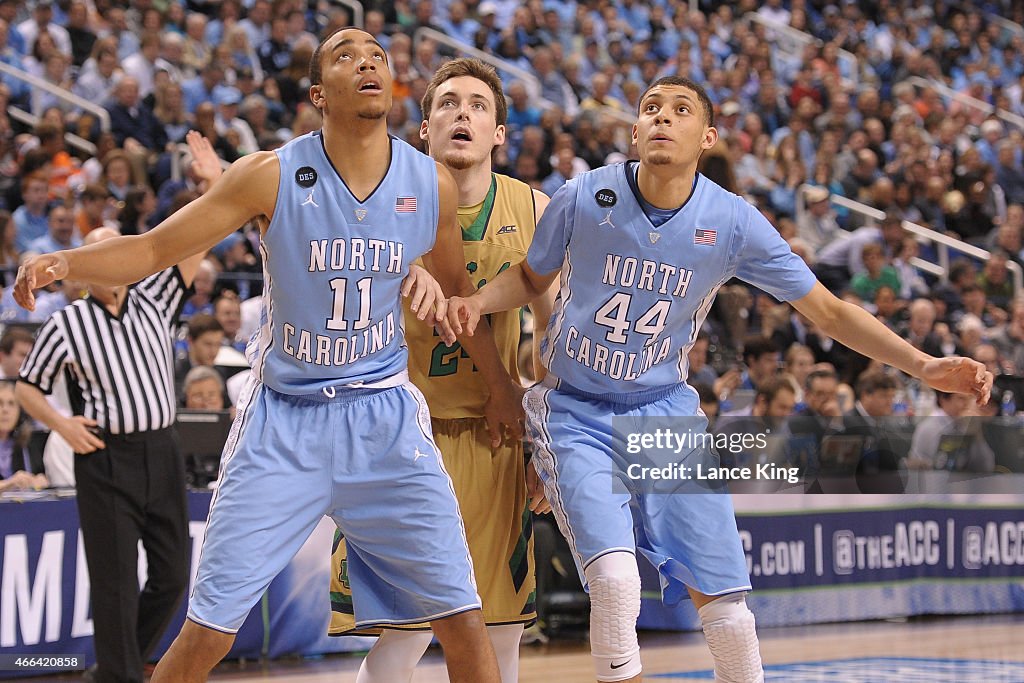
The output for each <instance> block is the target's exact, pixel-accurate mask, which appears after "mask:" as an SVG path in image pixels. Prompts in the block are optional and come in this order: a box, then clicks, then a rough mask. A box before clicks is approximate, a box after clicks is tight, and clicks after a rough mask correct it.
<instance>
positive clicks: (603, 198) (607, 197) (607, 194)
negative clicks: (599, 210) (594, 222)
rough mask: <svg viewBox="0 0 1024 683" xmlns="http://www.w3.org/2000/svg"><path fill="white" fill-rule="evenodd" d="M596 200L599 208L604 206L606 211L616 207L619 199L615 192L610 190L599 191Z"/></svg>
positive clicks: (595, 196)
mask: <svg viewBox="0 0 1024 683" xmlns="http://www.w3.org/2000/svg"><path fill="white" fill-rule="evenodd" d="M594 199H596V200H597V205H598V206H603V207H604V208H606V209H607V208H609V207H612V206H615V202H616V201H618V197H616V196H615V191H614V190H609V189H608V188H604V189H601V190H598V191H597V194H595V195H594Z"/></svg>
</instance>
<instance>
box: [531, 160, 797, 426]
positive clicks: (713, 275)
mask: <svg viewBox="0 0 1024 683" xmlns="http://www.w3.org/2000/svg"><path fill="white" fill-rule="evenodd" d="M633 172H634V171H633V167H632V166H630V165H628V164H615V165H612V166H605V167H603V168H599V169H596V170H593V171H590V172H588V173H584V174H582V175H580V176H578V177H576V178H574V179H572V180H570V181H569V182H568V183H566V184H565V185H564V186H563V187H562V188H561V189H559V190H558V191H557V192H556V193H555V195H554V196H553V197H552V198H551V204H550V205H549V206H548V208H547V210H546V211H545V212H544V216H543V218H542V219H541V221H540V223H539V224H538V225H537V232H536V235H535V237H534V239H533V243H532V245H531V246H530V251H529V254H528V255H527V262H528V263H529V264H530V267H531V268H532V269H533V270H534V271H536V272H538V273H541V274H546V273H551V272H552V271H555V270H558V269H561V285H560V288H559V293H558V298H557V300H556V302H555V309H554V314H553V315H552V318H551V322H550V323H549V325H548V329H547V334H546V336H545V341H544V346H543V354H544V359H545V365H547V367H548V368H549V369H550V371H551V373H552V374H553V375H554V376H555V377H557V378H558V379H559V382H560V383H559V386H560V387H563V388H568V387H571V388H575V389H577V390H578V391H581V392H585V393H589V394H595V395H601V396H604V397H606V398H608V400H614V397H615V396H620V395H628V394H636V393H637V392H650V391H651V390H657V389H667V388H670V387H672V386H674V385H676V384H680V383H682V382H685V381H686V377H687V373H688V370H689V364H688V361H687V352H688V351H689V349H690V347H691V346H692V345H693V343H694V341H695V340H696V338H697V331H698V330H699V329H700V326H701V324H702V323H703V322H704V318H705V317H706V316H707V314H708V311H709V310H710V309H711V304H712V302H713V301H714V298H715V294H716V293H717V292H718V289H719V287H721V286H722V285H723V284H725V283H726V282H727V281H728V280H729V279H731V278H733V277H738V278H740V279H741V280H744V281H746V282H749V283H750V284H752V285H754V286H756V287H759V288H761V289H763V290H765V291H767V292H769V293H771V294H773V295H774V296H775V297H776V298H778V299H780V300H783V301H792V300H794V299H799V298H801V297H803V296H805V295H806V294H808V293H809V292H810V291H811V288H812V287H813V286H814V283H815V278H814V275H813V274H812V273H811V271H810V269H809V268H808V267H807V265H806V264H805V263H804V262H803V261H802V260H801V259H800V258H799V257H798V256H796V255H795V254H793V252H792V250H791V249H790V248H789V245H787V244H786V242H785V240H783V239H782V237H781V236H780V235H779V233H778V231H776V230H775V228H773V227H772V226H771V224H770V223H768V221H767V220H766V219H765V218H764V217H763V216H762V215H761V214H760V213H759V212H758V211H757V210H756V209H755V208H754V207H753V206H751V205H750V204H749V203H747V202H746V201H744V200H743V199H742V198H741V197H738V196H736V195H734V194H732V193H730V192H727V191H726V190H724V189H723V188H721V187H720V186H718V185H716V184H715V183H714V182H712V181H710V180H708V179H707V178H705V177H704V176H702V175H698V176H697V182H696V183H695V185H694V190H693V194H692V195H691V196H690V199H689V200H688V201H687V202H686V204H685V205H684V206H683V207H682V208H681V209H680V210H679V211H678V213H676V214H675V216H673V217H672V218H671V219H670V220H668V221H667V222H666V223H664V224H663V225H661V226H660V227H655V226H654V225H653V224H652V223H651V221H650V220H649V219H648V217H647V216H646V215H645V214H644V212H643V209H642V208H641V204H640V201H639V198H638V197H637V196H636V194H635V193H634V190H633V189H632V187H631V185H630V183H629V182H628V181H627V177H626V174H627V173H633ZM565 385H568V387H565ZM691 393H692V392H691ZM692 398H693V400H692V403H693V406H692V412H691V414H693V413H695V412H696V408H697V402H696V396H695V395H694V396H692Z"/></svg>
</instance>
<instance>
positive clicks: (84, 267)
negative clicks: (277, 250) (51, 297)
mask: <svg viewBox="0 0 1024 683" xmlns="http://www.w3.org/2000/svg"><path fill="white" fill-rule="evenodd" d="M279 177H280V167H279V165H278V162H277V157H276V156H275V155H274V153H273V152H257V153H255V154H250V155H248V156H244V157H242V158H241V159H239V160H238V161H236V162H235V163H234V164H232V165H231V168H229V169H228V170H227V172H225V173H224V176H223V177H222V178H221V179H220V180H218V181H217V183H216V184H214V186H213V187H211V188H210V191H209V192H207V193H206V194H204V195H203V196H202V197H200V198H199V199H197V200H195V201H194V202H192V203H190V204H188V205H186V206H185V207H184V208H182V209H181V210H180V211H178V212H176V213H175V214H174V215H172V216H169V217H168V218H167V220H165V221H163V222H162V223H160V225H158V226H157V227H155V228H153V229H152V230H150V231H149V232H147V233H145V234H143V235H132V236H124V237H115V238H112V239H109V240H103V241H101V242H97V243H95V244H90V245H89V246H86V247H79V248H78V249H69V250H67V251H59V252H55V253H52V254H43V255H41V256H34V257H32V258H30V259H28V260H26V261H25V263H24V264H23V265H22V266H21V268H20V269H19V270H18V280H17V282H16V283H15V286H14V298H15V300H16V301H17V302H18V303H19V304H20V305H21V306H23V307H25V308H27V309H28V310H30V311H31V310H35V297H34V296H33V294H32V292H33V291H34V290H36V289H38V288H39V287H43V286H45V285H47V284H49V283H51V282H53V281H54V280H63V279H66V278H71V279H73V280H80V281H83V282H92V283H95V284H99V285H109V286H117V285H127V284H131V283H134V282H138V281H139V280H141V279H142V278H144V277H146V276H148V275H152V274H153V273H156V272H158V271H161V270H163V269H165V268H169V267H170V266H172V265H174V264H176V263H179V262H181V261H182V260H184V259H186V258H188V257H189V256H191V255H192V254H195V253H197V252H205V251H206V250H208V249H209V248H210V247H212V246H213V245H215V244H217V243H218V242H220V241H221V240H222V239H224V237H226V236H227V235H228V234H230V233H231V232H233V231H234V230H236V229H238V227H239V226H241V225H242V224H243V223H245V222H246V221H247V220H249V219H250V218H252V217H253V216H257V215H260V214H264V215H267V216H272V215H273V213H274V204H275V201H276V197H277V186H278V180H279Z"/></svg>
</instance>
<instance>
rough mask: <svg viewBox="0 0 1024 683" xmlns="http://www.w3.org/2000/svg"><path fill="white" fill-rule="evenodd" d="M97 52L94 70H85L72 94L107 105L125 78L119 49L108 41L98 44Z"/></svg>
mask: <svg viewBox="0 0 1024 683" xmlns="http://www.w3.org/2000/svg"><path fill="white" fill-rule="evenodd" d="M96 47H97V50H96V51H95V52H94V54H93V60H94V66H93V68H91V69H89V68H86V69H83V70H82V73H81V74H79V76H78V79H77V80H76V81H75V84H74V85H73V86H72V87H71V92H73V93H74V94H76V95H78V96H79V97H81V98H83V99H86V100H89V101H90V102H95V103H96V104H100V105H105V104H106V103H107V100H109V99H110V98H111V97H112V96H113V94H114V87H115V86H116V85H117V82H118V81H119V80H120V79H121V78H122V77H123V75H124V72H123V71H122V70H121V68H120V65H119V62H118V57H117V47H116V46H114V45H112V44H111V43H110V42H108V41H100V42H97V43H96Z"/></svg>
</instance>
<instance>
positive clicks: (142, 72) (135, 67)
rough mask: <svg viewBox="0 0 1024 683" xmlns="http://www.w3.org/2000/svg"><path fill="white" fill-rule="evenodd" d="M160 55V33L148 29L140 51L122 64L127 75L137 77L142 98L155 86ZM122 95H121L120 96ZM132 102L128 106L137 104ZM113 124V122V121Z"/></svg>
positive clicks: (141, 42)
mask: <svg viewBox="0 0 1024 683" xmlns="http://www.w3.org/2000/svg"><path fill="white" fill-rule="evenodd" d="M159 56H160V34H159V33H158V32H156V31H148V32H146V33H144V34H143V35H142V39H141V40H140V41H139V51H138V52H136V53H134V54H132V55H129V56H128V57H127V58H126V59H125V60H124V61H123V62H122V64H121V67H122V68H123V69H124V73H125V76H130V77H131V78H134V79H135V83H136V84H137V86H138V95H137V97H138V98H140V99H145V98H147V97H149V94H150V93H151V92H153V88H154V87H155V85H156V84H155V80H154V79H155V77H156V60H157V58H158V57H159ZM119 97H120V96H119ZM135 105H136V103H135V102H132V103H131V104H129V105H126V106H135ZM111 123H112V124H113V122H111Z"/></svg>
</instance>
